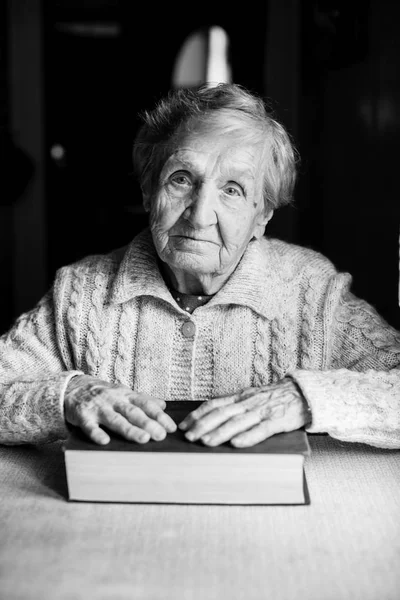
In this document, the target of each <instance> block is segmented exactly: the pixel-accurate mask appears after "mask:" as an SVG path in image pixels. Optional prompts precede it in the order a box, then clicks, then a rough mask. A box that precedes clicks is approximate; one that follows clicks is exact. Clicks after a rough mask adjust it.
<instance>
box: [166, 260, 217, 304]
mask: <svg viewBox="0 0 400 600" xmlns="http://www.w3.org/2000/svg"><path fill="white" fill-rule="evenodd" d="M161 273H162V275H163V277H164V281H165V282H166V284H167V285H168V287H171V288H173V289H174V290H176V291H178V292H180V293H181V294H191V295H203V296H212V295H213V294H216V293H217V292H218V291H219V290H220V289H221V288H222V286H223V285H224V283H225V282H226V281H227V279H229V275H228V276H227V275H226V274H224V275H223V276H222V275H220V276H219V275H208V274H207V275H203V274H201V273H196V274H192V273H187V272H186V271H179V270H174V271H172V269H171V268H170V267H169V266H168V265H167V264H165V263H161Z"/></svg>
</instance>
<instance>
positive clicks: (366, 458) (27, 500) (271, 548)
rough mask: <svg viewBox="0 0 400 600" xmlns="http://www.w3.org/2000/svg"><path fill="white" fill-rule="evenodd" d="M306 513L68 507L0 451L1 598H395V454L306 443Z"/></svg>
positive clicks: (47, 473) (54, 460)
mask: <svg viewBox="0 0 400 600" xmlns="http://www.w3.org/2000/svg"><path fill="white" fill-rule="evenodd" d="M309 441H310V445H311V456H310V457H308V458H307V459H306V473H307V481H308V486H309V491H310V498H311V504H310V505H308V506H194V505H188V506H185V505H151V504H143V505H140V504H139V505H132V504H131V505H130V504H122V505H116V504H114V505H113V504H103V503H100V504H92V503H86V502H84V503H69V502H67V501H66V482H65V469H64V463H63V457H62V454H61V451H59V446H58V444H54V445H53V444H51V445H44V446H43V445H42V446H38V447H36V448H32V447H29V446H25V447H19V448H5V447H2V448H1V447H0V531H1V543H0V598H1V600H92V599H99V600H100V599H101V600H133V599H135V600H136V599H137V600H176V599H184V600H225V599H229V600H264V599H265V600H268V599H271V600H399V597H400V594H399V592H400V568H399V567H400V558H399V557H400V521H399V515H400V493H399V488H400V452H399V451H388V450H380V449H376V448H372V447H370V446H363V445H361V444H346V443H341V442H339V441H336V440H334V439H332V438H330V437H329V436H309Z"/></svg>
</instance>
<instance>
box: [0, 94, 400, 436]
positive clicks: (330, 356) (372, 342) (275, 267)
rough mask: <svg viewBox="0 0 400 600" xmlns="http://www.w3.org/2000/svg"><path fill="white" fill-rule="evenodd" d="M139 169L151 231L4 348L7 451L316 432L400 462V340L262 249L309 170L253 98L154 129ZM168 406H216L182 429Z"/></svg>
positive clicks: (343, 277) (324, 282)
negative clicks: (76, 439)
mask: <svg viewBox="0 0 400 600" xmlns="http://www.w3.org/2000/svg"><path fill="white" fill-rule="evenodd" d="M143 118H144V123H143V125H142V127H141V129H140V131H139V133H138V136H137V138H136V140H135V144H134V152H133V159H134V166H135V169H136V173H137V176H138V178H139V181H140V184H141V189H142V192H143V202H144V207H145V209H146V211H148V213H149V223H150V227H149V229H146V230H145V231H143V232H142V233H141V234H139V235H138V236H137V237H136V238H135V239H134V240H133V241H132V243H131V244H130V245H128V246H127V247H126V248H122V249H119V250H116V251H114V252H111V253H110V254H108V255H106V256H90V257H88V258H85V259H83V260H81V261H79V262H77V263H76V264H73V265H70V266H67V267H65V268H63V269H60V270H59V271H58V273H57V275H56V278H55V282H54V285H53V287H52V290H51V291H50V292H49V293H48V294H47V295H46V296H45V297H44V298H43V299H42V300H41V302H39V304H38V305H37V307H36V308H34V309H33V310H32V311H31V312H29V313H27V314H24V315H22V316H21V317H20V318H19V320H18V321H17V322H16V324H15V325H14V327H13V328H12V329H11V330H10V332H9V333H8V334H7V335H5V336H4V337H3V338H2V339H1V340H0V390H1V395H0V442H2V443H4V444H18V443H40V442H46V441H51V440H55V439H57V438H63V437H65V436H66V435H67V434H68V424H73V425H76V426H79V427H80V428H81V429H82V430H83V431H84V432H85V433H86V434H87V436H89V437H90V438H91V439H92V440H94V441H95V442H96V443H98V444H107V442H108V441H109V436H108V434H107V430H108V431H114V432H117V433H118V434H120V435H122V436H124V437H125V438H126V439H128V440H131V441H133V442H138V443H145V442H147V441H148V440H149V439H150V438H152V439H154V440H162V439H163V438H164V437H165V436H166V435H167V434H168V433H169V432H172V431H174V430H175V429H176V427H177V425H178V426H179V427H180V428H181V429H182V430H183V431H185V435H186V437H187V439H188V440H190V441H193V440H201V441H202V442H203V443H204V444H206V445H209V446H215V445H218V444H221V443H224V442H230V443H231V444H232V445H234V446H236V447H242V446H251V445H253V444H257V443H258V442H260V441H262V440H264V439H265V438H267V437H269V436H271V435H273V434H275V433H278V432H281V431H290V430H293V429H297V428H300V427H304V426H305V427H306V429H307V431H309V432H311V433H315V432H327V433H329V434H330V435H331V436H334V437H336V438H338V439H341V440H346V441H358V442H364V443H367V444H371V445H375V446H380V447H385V448H399V447H400V369H399V367H400V336H399V334H398V333H397V332H396V331H395V330H393V329H392V328H391V327H390V326H389V325H388V324H387V323H386V322H385V321H384V320H383V319H381V318H380V317H379V316H378V314H377V313H376V311H375V310H374V309H373V308H372V307H371V306H369V305H368V304H367V303H366V302H364V301H362V300H359V299H357V298H355V297H354V296H353V295H352V294H351V292H350V284H351V278H350V276H349V275H348V274H342V273H338V272H337V271H336V270H335V268H334V266H333V265H332V264H331V263H330V262H329V261H328V260H327V259H326V258H324V257H323V256H321V255H320V254H318V253H316V252H314V251H312V250H309V249H304V248H301V247H298V246H295V245H291V244H288V243H284V242H282V241H280V240H276V239H269V238H268V237H265V236H264V230H265V227H266V225H267V223H268V222H269V220H270V219H271V217H272V215H273V212H274V210H276V209H277V208H279V207H280V206H282V205H284V204H286V203H288V202H290V201H291V197H292V192H293V187H294V183H295V173H296V155H295V151H294V149H293V147H292V144H291V142H290V139H289V136H288V134H287V133H286V131H285V130H284V128H283V127H282V126H281V125H280V124H279V123H278V122H277V121H276V120H274V119H273V118H272V116H271V115H270V114H269V113H268V111H267V110H266V108H265V106H264V104H263V102H262V100H261V99H260V98H258V97H256V96H255V95H254V94H251V93H249V92H248V91H246V90H245V89H243V88H242V87H240V86H238V85H228V84H220V85H218V86H215V87H202V88H200V89H199V90H197V91H193V90H178V91H175V92H171V93H170V94H169V95H168V97H167V98H165V99H163V100H162V101H160V102H159V103H158V105H157V106H156V107H155V109H154V110H153V111H151V112H149V113H146V114H145V115H144V117H143ZM169 400H202V401H204V402H203V403H202V404H201V405H200V407H199V408H197V409H196V410H194V411H192V412H191V413H190V414H189V416H188V417H186V418H185V420H184V421H183V422H181V423H178V424H175V423H174V422H173V421H172V419H171V418H170V417H169V416H168V415H167V413H166V412H165V408H166V402H168V401H169Z"/></svg>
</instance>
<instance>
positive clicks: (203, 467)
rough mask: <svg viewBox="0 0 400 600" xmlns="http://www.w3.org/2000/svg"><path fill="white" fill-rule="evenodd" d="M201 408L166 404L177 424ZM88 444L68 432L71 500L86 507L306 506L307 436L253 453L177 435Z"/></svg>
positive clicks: (271, 441)
mask: <svg viewBox="0 0 400 600" xmlns="http://www.w3.org/2000/svg"><path fill="white" fill-rule="evenodd" d="M199 404H200V403H199V402H186V401H182V402H174V401H171V402H167V408H166V412H167V413H168V414H170V415H171V417H172V418H173V419H174V421H175V422H176V423H177V424H178V423H179V422H180V421H182V420H183V418H184V417H185V416H186V415H187V414H188V413H189V412H191V411H192V410H194V409H195V408H196V407H197V406H198V405H199ZM107 433H108V434H109V435H110V437H111V441H110V442H109V443H108V444H107V445H104V446H100V445H98V444H95V443H94V442H92V441H91V440H90V439H89V438H87V437H86V436H85V434H84V433H83V432H81V431H80V430H79V429H78V428H75V427H72V428H71V432H70V436H69V438H68V440H66V442H65V443H64V446H63V450H64V459H65V469H66V477H67V485H68V498H69V500H74V501H86V502H132V503H174V504H309V502H310V500H309V494H308V489H307V483H306V478H305V473H304V461H305V459H306V457H307V456H308V455H309V454H310V446H309V444H308V439H307V434H306V432H305V431H304V430H302V429H301V430H300V429H299V430H297V431H291V432H288V433H280V434H276V435H274V436H272V437H270V438H268V439H267V440H265V441H263V442H261V443H259V444H256V445H255V446H251V447H250V448H234V447H233V446H232V445H230V444H229V443H225V444H222V445H220V446H216V447H213V448H211V447H208V446H205V445H203V444H202V443H201V442H189V441H188V440H186V438H185V436H184V434H183V432H182V431H180V430H179V429H178V430H177V431H176V432H174V433H169V434H168V435H167V437H166V438H165V439H164V440H162V441H160V442H156V441H153V440H150V441H149V442H148V443H146V444H138V443H135V442H129V441H127V440H124V439H122V438H121V437H119V436H117V435H115V434H113V433H112V432H110V431H108V430H107Z"/></svg>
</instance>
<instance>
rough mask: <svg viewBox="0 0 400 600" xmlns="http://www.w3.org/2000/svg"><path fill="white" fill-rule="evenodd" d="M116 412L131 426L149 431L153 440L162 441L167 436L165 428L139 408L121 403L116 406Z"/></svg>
mask: <svg viewBox="0 0 400 600" xmlns="http://www.w3.org/2000/svg"><path fill="white" fill-rule="evenodd" d="M114 410H115V411H117V412H118V413H119V414H121V415H122V416H123V417H125V419H126V420H127V421H129V423H130V424H131V425H135V426H136V427H139V428H140V429H143V430H144V431H147V432H148V433H149V434H150V436H151V437H152V438H153V440H156V441H161V440H163V439H164V438H165V436H166V435H167V432H166V430H165V428H164V427H163V426H162V425H161V424H160V423H157V421H154V420H153V419H150V418H149V417H148V416H147V415H146V413H145V412H143V410H142V409H141V408H139V407H138V406H133V405H132V404H128V403H125V402H124V403H122V402H121V403H118V404H116V405H114Z"/></svg>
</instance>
